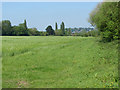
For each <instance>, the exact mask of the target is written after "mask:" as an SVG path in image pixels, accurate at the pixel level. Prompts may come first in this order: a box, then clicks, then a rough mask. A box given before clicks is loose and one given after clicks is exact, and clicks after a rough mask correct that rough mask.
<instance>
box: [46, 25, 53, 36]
mask: <svg viewBox="0 0 120 90" xmlns="http://www.w3.org/2000/svg"><path fill="white" fill-rule="evenodd" d="M46 32H47V33H48V35H55V32H54V30H53V29H52V26H48V27H47V28H46Z"/></svg>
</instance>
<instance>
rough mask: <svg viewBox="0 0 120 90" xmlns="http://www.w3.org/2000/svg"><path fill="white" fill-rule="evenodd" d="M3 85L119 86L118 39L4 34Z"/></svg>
mask: <svg viewBox="0 0 120 90" xmlns="http://www.w3.org/2000/svg"><path fill="white" fill-rule="evenodd" d="M2 87H3V88H113V87H114V88H117V87H118V50H117V42H116V41H114V42H107V43H103V42H99V39H97V38H94V37H79V36H78V37H77V36H2Z"/></svg>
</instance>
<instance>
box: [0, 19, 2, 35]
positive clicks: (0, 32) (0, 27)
mask: <svg viewBox="0 0 120 90" xmlns="http://www.w3.org/2000/svg"><path fill="white" fill-rule="evenodd" d="M0 36H2V22H1V21H0Z"/></svg>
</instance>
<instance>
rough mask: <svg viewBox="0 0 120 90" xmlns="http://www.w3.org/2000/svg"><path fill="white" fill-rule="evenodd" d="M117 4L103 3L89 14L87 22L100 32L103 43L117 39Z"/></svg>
mask: <svg viewBox="0 0 120 90" xmlns="http://www.w3.org/2000/svg"><path fill="white" fill-rule="evenodd" d="M119 7H120V6H119V3H118V2H103V3H100V4H98V6H97V7H96V8H95V9H94V10H93V11H92V12H91V14H90V19H89V22H90V23H91V24H92V25H93V26H94V27H96V28H97V29H98V30H99V31H100V35H101V38H102V40H103V41H112V40H115V39H118V30H119V23H120V22H119V15H118V14H119Z"/></svg>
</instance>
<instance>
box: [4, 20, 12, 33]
mask: <svg viewBox="0 0 120 90" xmlns="http://www.w3.org/2000/svg"><path fill="white" fill-rule="evenodd" d="M11 32H12V31H11V22H10V21H9V20H4V21H2V35H11Z"/></svg>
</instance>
